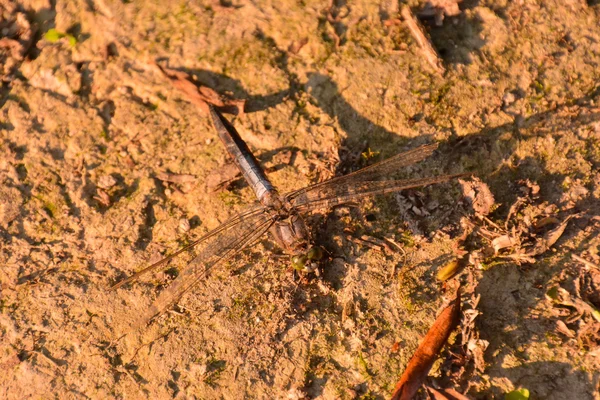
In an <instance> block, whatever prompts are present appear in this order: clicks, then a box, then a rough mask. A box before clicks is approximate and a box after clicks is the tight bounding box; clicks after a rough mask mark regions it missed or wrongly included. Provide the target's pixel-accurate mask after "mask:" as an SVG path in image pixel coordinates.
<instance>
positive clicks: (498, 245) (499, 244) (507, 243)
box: [492, 235, 518, 253]
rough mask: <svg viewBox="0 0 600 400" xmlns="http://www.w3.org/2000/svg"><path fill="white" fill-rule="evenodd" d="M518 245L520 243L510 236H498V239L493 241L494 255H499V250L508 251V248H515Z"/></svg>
mask: <svg viewBox="0 0 600 400" xmlns="http://www.w3.org/2000/svg"><path fill="white" fill-rule="evenodd" d="M517 244H518V241H517V240H516V239H514V238H513V237H512V236H510V235H502V236H498V237H497V238H496V239H494V240H492V247H493V248H494V253H498V251H499V250H502V249H506V248H507V247H514V246H516V245H517Z"/></svg>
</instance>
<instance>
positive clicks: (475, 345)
mask: <svg viewBox="0 0 600 400" xmlns="http://www.w3.org/2000/svg"><path fill="white" fill-rule="evenodd" d="M384 3H385V4H381V5H380V4H379V3H378V4H375V3H372V2H366V1H360V2H351V3H346V2H343V1H334V2H331V3H327V4H325V3H322V2H321V3H319V2H302V3H298V2H277V3H276V4H275V3H273V4H255V3H252V2H245V1H221V2H214V1H208V2H204V3H196V2H184V1H177V2H169V3H168V4H167V3H165V2H136V1H133V2H129V1H127V2H118V1H107V0H92V1H87V2H85V4H84V5H82V4H79V3H75V2H51V1H46V0H41V1H11V2H8V3H6V4H2V5H1V6H0V13H1V15H2V17H3V18H2V22H0V60H2V61H1V63H2V67H1V71H0V74H2V87H1V88H0V265H2V268H0V290H1V293H0V335H1V340H0V365H1V366H2V367H3V370H4V373H3V374H2V377H0V387H1V388H2V393H3V397H6V398H26V397H31V396H36V395H37V396H39V395H40V394H43V396H45V397H52V396H53V397H57V396H58V397H64V396H72V397H91V398H112V397H130V398H140V397H150V398H172V397H185V398H187V397H194V398H244V397H257V398H290V399H302V398H323V399H330V398H332V399H333V398H336V399H337V398H343V399H344V398H346V399H350V398H365V399H366V398H386V397H388V396H390V395H391V393H392V391H393V388H394V384H395V382H396V381H397V380H398V377H399V376H400V375H401V373H402V372H403V371H404V369H405V367H406V365H407V363H408V361H409V359H410V357H411V355H412V354H413V353H414V351H415V349H416V348H417V346H418V343H419V341H420V340H421V338H422V337H423V335H424V334H425V333H426V332H427V330H428V329H429V327H430V326H431V325H432V323H433V322H434V320H435V318H436V315H435V314H436V311H437V310H439V309H440V307H441V305H442V303H443V300H442V294H444V293H445V292H446V291H447V290H448V286H451V285H456V284H458V283H459V282H460V283H462V284H463V286H464V287H468V288H470V289H469V290H468V291H466V292H464V293H466V294H465V295H464V296H463V303H464V304H463V310H465V311H464V312H463V318H462V322H461V330H460V332H459V333H458V334H456V335H454V336H451V338H450V345H449V346H448V351H446V352H443V353H442V358H443V359H442V360H441V361H439V362H438V363H436V364H434V367H433V369H432V372H431V374H430V377H429V378H428V381H427V385H428V386H429V387H433V388H437V389H451V388H453V390H457V391H460V392H461V393H465V394H467V395H468V396H471V397H475V398H487V397H494V396H496V397H502V396H503V395H504V394H506V393H509V392H511V391H513V390H518V389H527V390H528V391H529V393H530V394H531V398H547V399H553V398H554V399H561V398H598V383H599V381H600V376H599V374H598V370H599V369H600V368H599V367H600V366H599V365H598V348H599V347H598V346H599V340H598V332H599V331H598V326H599V325H598V324H600V322H599V321H598V309H599V307H600V303H599V300H598V299H599V294H598V290H599V289H598V287H599V286H598V277H597V273H596V272H595V271H596V269H595V268H596V266H598V264H599V259H598V247H599V245H600V243H599V238H598V232H599V230H598V216H599V215H600V209H599V206H598V205H599V204H600V202H599V201H598V200H599V197H600V173H599V172H598V166H599V165H600V143H599V142H600V108H599V106H598V104H599V102H600V87H599V86H598V82H599V81H600V76H599V71H600V69H599V68H598V65H600V33H599V32H598V26H599V25H600V7H599V6H598V5H594V4H593V3H594V2H583V1H580V2H573V1H571V2H556V3H552V2H542V1H525V2H510V1H479V2H472V1H462V2H439V1H437V2H429V3H430V4H429V6H428V5H427V3H428V2H426V1H416V0H415V1H410V2H409V3H408V5H409V6H410V7H411V10H412V13H413V14H414V15H416V16H419V15H421V16H422V17H428V18H430V17H432V16H433V18H437V21H438V24H436V23H435V21H429V20H422V21H420V22H419V23H420V24H422V25H423V27H424V28H423V29H424V30H425V32H426V33H427V37H428V39H427V40H430V41H431V46H432V48H433V49H434V50H435V52H436V53H437V55H438V56H439V62H441V63H442V64H443V70H444V71H445V72H444V73H438V72H435V71H432V70H431V69H430V68H431V67H430V66H429V65H428V64H427V62H426V61H425V60H424V58H423V55H422V50H421V48H420V47H419V45H418V43H417V42H416V41H415V39H413V36H411V33H410V30H409V28H408V27H407V25H406V21H405V20H404V19H402V17H401V16H400V15H399V13H400V7H399V6H398V4H396V3H395V2H384ZM423 13H424V14H423ZM442 16H443V17H444V18H443V21H442V18H441V17H442ZM440 22H443V23H441V24H440ZM158 65H160V66H161V67H162V68H166V69H168V70H172V71H177V72H178V73H180V74H184V75H185V76H187V77H191V79H192V81H193V82H194V84H195V86H196V87H203V88H206V90H205V92H203V93H204V97H203V99H209V100H210V99H213V98H217V97H218V99H219V101H223V105H224V106H227V105H230V106H231V105H233V106H236V107H242V106H243V110H244V111H245V112H244V113H238V114H240V115H238V117H236V118H235V119H234V124H235V125H236V127H237V129H238V130H239V132H240V134H241V135H242V137H243V138H244V139H245V140H246V141H247V142H248V145H249V147H250V148H251V149H252V150H253V151H254V153H255V154H256V156H257V158H258V159H259V160H260V161H261V162H262V163H263V165H266V166H267V167H268V171H269V176H270V177H271V178H272V181H273V183H274V184H275V185H276V186H277V187H278V188H279V190H280V191H281V192H282V193H285V192H288V191H290V190H293V189H297V188H300V187H303V186H306V185H308V184H310V183H315V182H317V181H320V180H323V179H326V178H328V177H332V176H335V175H338V174H341V173H348V172H351V171H354V170H356V169H358V168H360V167H364V166H366V165H370V164H372V163H374V162H375V161H379V160H383V159H385V158H387V157H389V156H392V155H394V154H397V153H400V152H402V151H405V150H407V149H410V148H414V147H417V146H419V145H422V144H426V143H431V142H439V143H440V148H439V151H437V152H436V154H435V155H434V156H433V157H431V158H429V159H427V160H426V161H424V162H422V163H420V164H417V165H414V166H411V167H410V168H407V169H405V170H403V171H398V176H399V177H401V178H407V177H425V176H431V175H436V174H441V173H461V172H466V173H470V174H473V175H474V176H476V177H478V179H479V180H466V181H465V182H469V184H470V185H471V187H470V188H466V189H465V190H464V193H463V190H462V188H461V186H460V185H459V184H457V183H447V184H443V185H439V186H432V187H427V188H422V189H419V190H411V191H405V192H402V193H401V194H398V195H388V196H382V197H378V198H375V199H370V200H367V201H365V202H362V203H361V204H358V205H353V206H352V207H346V208H338V209H335V210H333V211H330V212H324V213H323V214H317V215H313V216H310V217H309V218H308V219H309V222H310V224H311V226H312V227H313V232H314V235H315V237H316V238H317V240H318V241H319V243H321V244H323V246H324V247H325V248H326V249H327V251H328V252H329V254H328V256H329V258H330V261H329V262H328V264H327V265H328V267H327V269H326V270H324V271H322V272H323V273H322V275H321V276H320V277H303V278H302V279H299V278H298V276H296V275H295V274H294V273H293V272H292V270H291V268H290V267H289V260H288V258H287V257H283V256H282V253H281V251H280V250H279V249H277V248H276V247H275V246H274V245H273V244H271V243H270V242H269V241H268V240H265V241H263V242H261V243H260V244H257V245H256V246H253V247H252V249H250V250H249V251H247V252H245V253H244V254H243V255H241V256H240V257H238V258H236V259H234V260H232V261H230V262H228V263H225V264H223V265H221V266H220V267H219V268H217V269H215V270H214V271H213V272H212V274H211V276H210V277H208V278H207V279H206V280H204V281H203V282H201V283H199V284H198V285H197V286H196V287H195V288H194V289H193V290H192V291H191V292H190V293H189V294H187V295H186V296H184V298H182V299H181V300H180V301H179V303H178V304H177V305H176V306H174V307H172V308H171V309H170V310H169V312H167V313H165V314H164V315H162V316H161V317H159V318H157V319H156V320H155V321H153V322H152V323H151V324H150V325H149V326H148V327H145V328H144V329H140V330H134V331H132V329H131V328H132V326H131V325H132V321H133V320H134V319H135V317H136V316H138V315H140V314H141V313H144V312H145V311H147V308H148V306H149V305H150V304H151V302H152V300H153V299H154V298H155V297H156V295H157V293H159V292H160V291H161V290H162V289H164V287H167V286H168V285H169V283H170V281H171V280H173V279H174V277H175V276H177V274H178V271H179V270H180V267H182V266H184V265H185V264H186V262H187V261H189V260H190V258H191V257H192V255H187V256H184V257H182V258H180V259H178V260H176V261H174V262H173V263H172V264H170V265H169V267H168V268H167V269H166V270H165V271H164V272H160V273H157V274H155V275H153V276H152V277H150V278H148V279H144V280H142V281H140V282H138V283H135V284H133V285H131V286H129V287H125V288H121V289H119V290H117V291H111V290H109V287H110V286H111V285H113V284H114V283H116V282H117V281H119V280H120V279H122V278H124V277H125V276H127V275H130V274H131V273H133V272H134V271H137V270H139V269H141V268H143V267H145V266H147V265H150V264H152V263H153V262H155V261H157V260H159V259H160V258H161V257H162V256H164V255H165V254H167V253H169V252H170V251H172V250H175V249H178V248H181V247H183V246H185V245H187V244H189V243H191V242H192V241H193V240H194V239H196V238H198V237H200V236H202V234H203V233H205V232H207V231H209V230H210V229H212V228H215V227H217V226H218V225H219V224H220V223H222V222H223V221H225V220H226V219H227V218H228V217H230V216H231V215H233V214H234V213H235V212H236V211H238V210H240V209H242V208H243V207H244V206H245V205H247V204H249V203H252V202H253V201H254V197H253V196H254V195H253V193H252V192H251V190H250V189H249V188H248V187H247V186H246V185H245V184H244V183H243V182H242V180H240V179H239V178H237V177H236V175H235V173H231V172H227V171H226V170H227V168H228V167H227V166H226V165H227V163H228V160H227V157H226V155H225V151H224V150H223V148H222V147H221V144H220V143H219V141H218V140H216V136H215V135H214V132H213V130H212V126H211V124H210V122H209V120H208V118H207V117H206V116H205V115H204V114H203V113H201V112H200V111H199V110H198V108H197V106H195V105H194V104H191V103H189V102H188V101H187V100H186V99H185V97H184V96H183V95H182V94H181V93H180V92H179V91H178V89H177V88H175V87H173V84H172V82H171V80H170V79H169V78H168V77H167V76H165V74H164V73H163V71H162V70H161V67H159V66H158ZM215 95H216V96H217V97H215ZM202 101H204V100H202ZM215 177H217V178H218V179H217V178H215ZM467 189H468V190H467ZM481 193H483V194H485V195H484V198H480V199H477V196H478V194H481ZM464 194H466V196H464ZM490 196H491V197H490ZM461 221H462V223H461ZM349 235H350V236H349ZM357 238H358V239H360V240H356V239H357ZM369 238H374V239H372V240H371V239H369ZM366 242H369V243H372V244H373V243H374V244H376V246H373V245H371V246H369V245H367V246H365V245H363V243H366ZM379 243H392V244H394V243H395V244H397V245H400V246H401V248H402V251H391V252H390V251H378V250H381V249H382V247H381V246H378V244H379ZM384 247H385V246H384ZM391 247H393V248H396V245H393V246H391ZM470 256H472V257H470ZM461 257H462V258H461ZM457 259H461V260H464V261H463V262H461V263H456V262H454V261H456V260H457ZM582 260H583V261H582ZM453 262H454V264H453V266H452V272H453V273H454V272H458V273H459V274H458V275H457V276H456V277H455V278H452V281H451V282H452V283H448V282H446V283H440V282H439V281H437V280H436V279H435V277H436V275H437V273H438V271H440V270H444V267H446V266H448V265H449V264H450V263H453ZM456 266H459V267H462V268H463V269H462V272H461V271H458V268H456ZM455 268H456V269H457V270H455ZM441 276H443V277H445V278H449V276H450V274H448V273H444V274H441ZM465 305H467V306H466V307H465ZM124 333H127V334H126V335H125V336H123V334H124ZM422 394H424V392H423V393H422Z"/></svg>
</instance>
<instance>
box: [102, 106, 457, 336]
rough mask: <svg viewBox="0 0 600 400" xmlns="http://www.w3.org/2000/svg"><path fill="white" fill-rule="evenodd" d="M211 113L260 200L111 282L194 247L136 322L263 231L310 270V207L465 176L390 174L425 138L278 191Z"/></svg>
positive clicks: (314, 264) (317, 258)
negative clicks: (344, 170) (376, 160)
mask: <svg viewBox="0 0 600 400" xmlns="http://www.w3.org/2000/svg"><path fill="white" fill-rule="evenodd" d="M209 113H210V117H211V119H212V123H213V125H214V127H215V130H216V131H217V134H218V136H219V138H220V139H221V141H222V142H223V144H224V146H225V148H226V150H227V152H228V153H229V155H230V156H231V158H232V159H233V161H234V163H235V164H236V165H237V167H238V168H239V170H240V171H241V173H242V175H243V177H244V178H245V180H246V182H247V183H248V185H249V186H250V187H251V188H252V190H253V191H254V193H255V194H256V197H257V199H258V201H257V202H255V203H254V204H252V205H250V206H248V207H247V208H245V209H243V210H242V211H240V212H239V213H237V214H236V215H234V216H233V217H231V218H229V219H228V220H226V221H225V222H224V223H222V224H221V225H220V226H218V227H217V228H216V229H213V230H212V231H210V232H208V233H206V234H205V235H203V236H202V237H200V238H198V239H197V240H195V241H193V242H192V243H190V244H188V245H187V246H185V247H183V248H182V249H180V250H178V251H176V252H175V253H173V254H171V255H168V256H167V257H165V258H163V259H162V260H160V261H158V262H156V263H154V264H152V265H150V266H148V267H146V268H144V269H142V270H140V271H138V272H136V273H135V274H133V275H131V276H130V277H128V278H126V279H124V280H122V281H120V282H118V283H117V284H115V285H114V286H113V289H117V288H120V287H122V286H123V285H126V284H128V283H131V282H134V281H136V280H138V279H139V278H140V277H141V276H143V275H145V274H148V273H150V272H153V271H159V270H160V269H161V268H162V269H164V268H166V265H167V264H168V262H169V261H170V260H172V259H173V258H174V257H176V256H178V255H180V254H182V253H184V252H189V251H192V250H193V251H195V252H196V253H195V255H194V258H193V259H192V261H191V262H190V263H189V264H187V265H186V266H185V267H184V268H183V269H182V270H181V271H180V273H179V275H178V276H177V277H176V278H175V279H174V280H173V281H172V282H171V284H170V285H169V286H168V287H167V288H166V289H164V290H163V291H162V292H161V293H160V294H159V295H158V297H157V298H156V300H155V301H154V303H153V304H152V305H151V306H150V307H149V309H148V310H147V311H146V312H145V314H144V315H142V316H141V318H140V321H139V326H142V325H146V324H147V323H149V322H150V321H151V320H152V319H154V318H155V317H156V316H158V315H160V314H162V313H163V312H164V311H166V310H167V309H169V308H170V307H171V306H173V305H174V304H175V303H177V302H178V301H179V299H180V298H181V297H182V296H183V295H184V294H185V293H186V292H188V291H189V290H191V289H192V288H193V287H194V286H196V285H197V284H199V282H201V281H202V280H203V279H204V278H205V277H206V276H207V275H208V274H209V272H210V271H211V270H212V269H213V268H214V267H216V266H218V265H219V264H222V263H224V262H225V261H227V260H230V259H231V258H232V257H234V256H235V255H237V254H238V253H240V252H241V251H243V250H244V249H246V248H248V247H249V246H250V245H252V244H254V243H257V242H259V241H260V240H262V239H263V236H264V235H265V234H267V232H269V233H270V235H271V237H272V239H273V240H274V241H275V242H276V243H277V244H278V245H279V246H280V247H281V248H282V249H283V250H284V252H286V253H287V254H289V255H290V256H291V260H290V261H291V265H292V267H293V268H294V269H296V270H298V271H301V272H306V273H310V272H314V271H315V270H317V268H318V266H319V264H320V263H321V262H322V260H323V255H324V250H323V248H322V247H321V246H320V245H319V244H318V243H315V242H314V240H313V238H312V235H311V232H310V230H309V229H308V227H307V224H306V222H305V217H306V215H307V214H309V213H310V212H313V211H316V210H322V209H330V208H332V207H335V206H339V205H343V204H347V203H350V202H354V201H356V200H360V199H364V198H367V197H372V196H375V195H380V194H385V193H393V192H398V191H401V190H405V189H411V188H416V187H421V186H426V185H431V184H438V183H442V182H446V181H450V180H452V179H454V178H457V177H460V176H464V174H454V175H439V176H433V177H427V178H414V179H403V180H397V179H393V174H394V173H395V172H397V171H398V170H400V169H401V168H404V167H407V166H409V165H412V164H414V163H417V162H419V161H422V160H424V159H425V158H427V157H429V156H430V155H431V154H432V153H433V152H434V150H435V149H436V148H437V146H438V145H437V144H429V145H423V146H420V147H417V148H415V149H413V150H409V151H407V152H405V153H401V154H398V155H396V156H393V157H391V158H388V159H386V160H383V161H381V162H379V163H376V164H373V165H371V166H368V167H366V168H363V169H360V170H358V171H356V172H353V173H350V174H347V175H343V176H339V177H335V178H332V179H328V180H325V181H323V182H320V183H316V184H313V185H311V186H307V187H304V188H301V189H298V190H294V191H292V192H289V193H286V194H283V195H281V194H280V193H279V192H278V191H277V189H275V187H274V186H273V184H272V183H271V181H269V179H268V178H267V176H266V175H265V173H264V171H263V170H262V168H261V167H260V165H259V162H258V161H257V159H256V158H255V157H254V155H253V154H252V152H251V151H250V149H249V148H248V146H247V145H246V143H245V142H244V140H243V139H242V138H241V136H240V135H239V133H238V132H237V130H236V129H235V127H234V126H233V125H232V123H231V122H229V121H228V120H227V118H225V117H224V116H223V115H222V114H221V113H220V112H219V111H218V110H217V109H216V108H214V107H212V106H209Z"/></svg>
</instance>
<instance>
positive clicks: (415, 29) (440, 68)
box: [400, 5, 446, 75]
mask: <svg viewBox="0 0 600 400" xmlns="http://www.w3.org/2000/svg"><path fill="white" fill-rule="evenodd" d="M400 14H401V15H402V18H403V19H404V22H405V23H406V26H407V27H408V30H409V31H410V33H411V34H412V36H413V38H414V39H415V40H416V41H417V44H418V45H419V47H420V48H421V51H422V52H423V55H424V56H425V60H427V62H428V63H429V64H430V65H431V66H432V67H433V69H434V70H435V72H437V73H438V74H440V75H443V74H444V73H445V72H446V69H445V68H444V65H443V63H442V60H441V58H440V56H439V54H438V53H437V51H436V50H435V49H434V48H433V45H432V44H431V40H430V39H429V37H428V35H427V34H426V33H425V30H424V29H423V26H422V25H421V23H420V22H419V20H417V18H415V16H414V15H413V12H412V11H411V9H410V7H409V6H407V5H405V6H403V7H402V9H401V10H400Z"/></svg>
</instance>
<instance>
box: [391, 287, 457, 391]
mask: <svg viewBox="0 0 600 400" xmlns="http://www.w3.org/2000/svg"><path fill="white" fill-rule="evenodd" d="M459 320H460V291H457V293H456V297H455V298H454V300H452V302H451V303H450V304H449V305H448V306H446V307H445V308H444V309H443V310H442V312H441V313H440V315H439V316H438V317H437V319H436V320H435V322H434V323H433V325H432V326H431V328H429V331H428V332H427V334H426V335H425V337H424V338H423V340H422V341H421V344H420V345H419V347H418V348H417V351H415V354H413V356H412V358H411V359H410V361H409V362H408V365H407V366H406V369H405V370H404V373H403V374H402V376H401V377H400V380H399V381H398V383H397V384H396V388H395V389H394V394H393V395H392V400H409V399H412V398H413V396H414V395H415V394H416V393H417V390H419V388H420V387H421V386H422V385H423V382H424V381H425V378H427V375H428V374H429V370H430V369H431V366H432V365H433V362H434V361H435V360H436V358H437V357H438V354H439V352H440V350H441V349H442V347H443V346H444V344H445V343H446V341H447V340H448V337H449V336H450V334H451V333H452V331H453V330H454V329H455V328H456V327H457V325H458V322H459Z"/></svg>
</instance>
